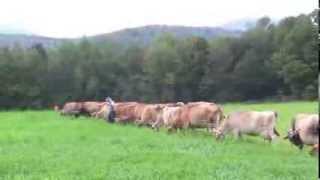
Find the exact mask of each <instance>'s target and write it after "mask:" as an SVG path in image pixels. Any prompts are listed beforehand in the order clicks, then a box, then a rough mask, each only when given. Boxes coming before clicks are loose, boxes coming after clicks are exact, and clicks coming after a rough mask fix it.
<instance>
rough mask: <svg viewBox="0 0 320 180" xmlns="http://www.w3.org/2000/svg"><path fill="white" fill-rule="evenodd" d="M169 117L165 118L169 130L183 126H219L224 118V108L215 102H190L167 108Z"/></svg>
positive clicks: (209, 128)
mask: <svg viewBox="0 0 320 180" xmlns="http://www.w3.org/2000/svg"><path fill="white" fill-rule="evenodd" d="M167 110H170V111H171V112H168V114H170V115H168V118H167V119H166V120H164V123H165V126H166V127H167V128H168V131H171V130H176V129H183V128H208V130H211V129H213V128H216V127H218V125H219V123H220V121H221V120H222V118H223V111H222V108H221V107H220V106H218V105H215V104H213V103H206V102H204V103H202V102H201V103H190V104H189V103H188V104H186V105H183V106H181V107H177V108H172V109H171V108H167Z"/></svg>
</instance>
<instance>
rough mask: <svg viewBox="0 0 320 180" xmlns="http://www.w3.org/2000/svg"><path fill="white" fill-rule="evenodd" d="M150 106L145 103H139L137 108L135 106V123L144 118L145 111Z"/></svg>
mask: <svg viewBox="0 0 320 180" xmlns="http://www.w3.org/2000/svg"><path fill="white" fill-rule="evenodd" d="M147 106H148V104H145V103H138V104H137V105H136V106H135V109H134V116H135V117H134V120H135V122H138V121H140V120H141V118H142V113H143V111H144V109H145V108H146V107H147Z"/></svg>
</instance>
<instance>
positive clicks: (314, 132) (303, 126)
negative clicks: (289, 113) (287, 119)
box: [284, 113, 319, 149]
mask: <svg viewBox="0 0 320 180" xmlns="http://www.w3.org/2000/svg"><path fill="white" fill-rule="evenodd" d="M284 139H289V141H290V142H291V143H292V144H294V145H296V146H298V147H299V149H303V145H311V146H313V145H315V144H319V115H318V114H304V113H300V114H297V115H296V116H295V117H294V118H293V120H292V124H291V128H290V129H289V131H288V135H287V136H286V137H285V138H284Z"/></svg>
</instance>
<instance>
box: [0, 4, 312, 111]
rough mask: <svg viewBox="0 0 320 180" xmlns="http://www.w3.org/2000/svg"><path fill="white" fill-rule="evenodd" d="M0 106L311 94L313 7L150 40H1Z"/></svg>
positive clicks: (226, 99)
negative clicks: (225, 30) (241, 28)
mask: <svg viewBox="0 0 320 180" xmlns="http://www.w3.org/2000/svg"><path fill="white" fill-rule="evenodd" d="M0 82H1V86H0V108H44V107H48V106H50V105H52V104H60V105H61V104H63V103H64V102H66V101H73V100H75V101H83V100H100V101H101V100H103V99H104V98H105V97H106V96H110V97H113V98H114V100H116V101H145V102H168V101H184V102H185V101H197V100H206V101H214V102H230V101H248V100H265V99H275V100H287V99H315V98H317V96H318V11H317V10H315V11H313V12H312V13H310V14H307V15H305V14H302V15H299V16H297V17H287V18H284V19H282V20H281V21H279V22H278V23H276V24H274V23H272V22H271V20H270V19H269V18H268V17H263V18H261V19H259V20H258V21H257V23H256V26H255V27H253V28H251V29H249V30H247V31H246V32H244V33H243V34H242V35H241V36H240V37H219V38H214V39H209V40H207V39H204V38H201V37H188V38H184V39H181V38H176V37H174V36H173V35H171V34H163V35H161V36H159V37H158V38H156V39H155V40H154V41H153V42H152V43H151V44H149V45H147V46H141V45H139V44H132V45H124V44H116V43H112V42H108V41H105V42H99V43H96V42H92V41H90V39H88V38H82V40H81V41H80V42H77V43H74V42H64V43H62V44H61V45H59V46H57V47H54V48H48V49H46V48H44V47H43V46H42V45H41V44H35V45H34V46H33V47H32V48H23V47H21V46H19V45H18V44H17V45H16V46H14V47H11V48H9V47H4V48H0Z"/></svg>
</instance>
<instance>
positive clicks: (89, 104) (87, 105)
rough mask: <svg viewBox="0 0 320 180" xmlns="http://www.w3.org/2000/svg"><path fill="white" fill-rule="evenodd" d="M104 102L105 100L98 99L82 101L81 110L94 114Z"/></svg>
mask: <svg viewBox="0 0 320 180" xmlns="http://www.w3.org/2000/svg"><path fill="white" fill-rule="evenodd" d="M105 104H106V103H105V102H99V101H85V102H83V103H82V112H83V113H84V114H87V115H90V116H95V115H96V113H97V112H98V111H100V109H101V108H102V107H103V106H104V105H105Z"/></svg>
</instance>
